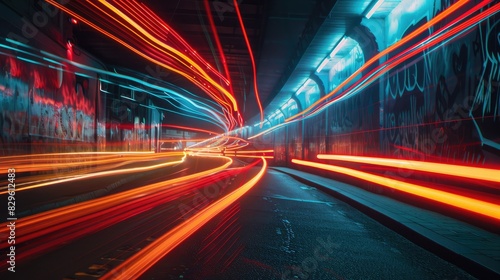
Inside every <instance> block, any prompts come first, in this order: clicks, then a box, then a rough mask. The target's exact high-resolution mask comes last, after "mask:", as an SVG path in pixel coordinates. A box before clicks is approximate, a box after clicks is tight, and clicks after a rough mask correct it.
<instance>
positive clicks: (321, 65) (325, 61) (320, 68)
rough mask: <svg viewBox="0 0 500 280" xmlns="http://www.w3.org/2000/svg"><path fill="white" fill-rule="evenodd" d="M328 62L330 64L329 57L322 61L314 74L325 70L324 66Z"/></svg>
mask: <svg viewBox="0 0 500 280" xmlns="http://www.w3.org/2000/svg"><path fill="white" fill-rule="evenodd" d="M328 62H330V58H329V57H327V58H325V59H323V62H321V64H320V65H319V66H318V69H316V73H319V72H321V70H323V68H325V66H326V65H327V64H328Z"/></svg>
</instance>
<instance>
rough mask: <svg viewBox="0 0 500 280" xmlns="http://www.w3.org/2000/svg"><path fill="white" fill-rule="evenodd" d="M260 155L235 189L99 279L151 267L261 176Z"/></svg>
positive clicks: (130, 276) (127, 275) (128, 276)
mask: <svg viewBox="0 0 500 280" xmlns="http://www.w3.org/2000/svg"><path fill="white" fill-rule="evenodd" d="M261 159H262V162H263V164H262V168H261V169H260V171H259V173H258V174H257V175H256V176H254V177H253V178H252V179H250V180H249V181H248V182H246V183H245V184H243V185H242V186H241V187H239V188H238V189H236V190H234V191H233V192H231V193H229V194H228V195H226V196H224V197H223V198H221V199H219V200H217V201H216V202H214V203H212V204H211V205H209V206H207V207H206V208H204V209H203V210H201V211H200V212H198V213H196V214H194V216H192V217H190V218H189V219H187V220H185V221H184V222H183V223H181V224H180V225H178V226H176V227H175V228H174V229H172V230H170V231H169V232H167V233H166V234H164V235H162V236H160V237H159V238H158V239H156V240H155V241H153V242H151V243H150V244H149V245H147V246H146V247H144V248H143V249H141V250H140V251H139V252H137V253H136V254H135V255H133V256H132V257H130V258H129V259H127V260H125V261H124V262H122V263H121V264H120V265H118V266H117V267H115V268H113V269H112V270H110V271H109V272H108V273H106V274H105V275H104V276H103V277H102V278H101V279H103V280H106V279H114V278H115V275H120V277H121V278H124V279H125V278H126V279H137V278H139V276H141V275H142V274H144V273H145V272H146V271H147V270H148V269H150V268H151V267H152V266H153V265H154V264H155V263H157V262H158V261H159V260H160V259H161V258H163V257H164V256H166V255H167V254H168V253H170V252H171V251H172V250H174V249H175V248H176V247H177V246H179V245H180V244H181V243H182V242H183V241H185V240H186V239H187V238H189V237H190V236H191V235H193V234H194V233H195V232H197V231H198V230H199V229H200V228H201V227H202V226H204V225H205V224H206V223H208V222H209V221H210V220H211V219H212V218H214V217H215V216H216V215H218V214H219V213H221V212H222V211H223V210H224V209H226V208H227V207H229V206H230V205H231V204H233V203H234V202H235V201H237V200H238V199H240V198H241V197H242V196H243V195H245V194H246V193H247V192H248V191H249V190H250V189H251V188H252V187H253V186H255V185H256V184H257V183H258V182H259V180H260V179H261V178H262V176H264V173H265V171H266V169H267V161H266V160H265V159H264V158H261Z"/></svg>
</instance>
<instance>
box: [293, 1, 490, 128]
mask: <svg viewBox="0 0 500 280" xmlns="http://www.w3.org/2000/svg"><path fill="white" fill-rule="evenodd" d="M467 2H469V0H459V1H457V2H456V3H454V4H453V5H451V6H450V7H449V8H448V9H446V10H444V11H443V12H441V13H440V14H438V15H436V16H435V17H434V18H432V19H431V20H430V21H428V22H426V23H425V24H423V25H422V26H420V27H419V28H417V29H416V30H414V31H413V32H411V33H410V34H408V35H407V36H405V37H404V38H402V39H401V40H400V41H398V42H396V43H395V44H393V45H391V46H390V47H388V48H387V49H385V50H383V51H381V52H379V53H378V54H376V55H375V56H373V57H372V58H371V59H369V60H368V61H367V62H366V63H365V64H364V65H363V66H361V67H360V68H359V69H358V70H356V71H355V72H354V73H353V74H352V75H351V76H349V78H347V79H345V80H344V81H343V82H342V83H341V84H340V85H338V86H337V87H336V88H335V89H334V90H333V91H331V92H330V93H328V94H326V95H325V96H323V97H322V98H320V99H319V100H317V101H316V102H314V103H313V104H312V105H311V106H309V107H308V108H306V109H305V110H303V111H302V112H299V113H298V114H296V115H294V116H291V117H289V118H287V119H286V120H285V122H289V121H292V120H294V119H297V118H299V117H301V116H302V115H304V114H305V113H307V112H309V111H311V110H313V109H314V108H315V107H316V105H318V104H320V103H321V102H323V101H325V100H327V99H328V98H330V97H331V96H333V95H335V94H336V93H338V92H339V91H340V90H341V89H342V88H343V87H345V86H346V85H347V84H349V83H350V82H351V81H352V80H353V79H354V78H355V77H357V76H358V75H359V74H361V73H362V72H363V71H364V70H366V69H367V68H368V67H370V66H372V64H374V63H376V62H377V61H378V60H379V59H380V58H382V57H383V56H385V55H387V54H389V53H390V52H391V51H393V50H395V49H397V48H399V47H401V46H403V45H404V44H406V43H407V42H408V41H410V40H411V39H413V38H415V37H417V36H418V35H420V33H422V32H424V31H425V30H427V29H429V28H431V27H432V26H434V25H435V24H437V23H438V22H440V21H441V20H443V19H445V18H446V17H447V16H449V15H451V14H452V13H453V12H455V11H457V10H458V9H460V8H461V7H462V6H463V5H465V4H467ZM490 2H492V0H488V1H483V2H481V3H480V4H479V5H477V6H476V7H475V8H477V9H479V8H480V7H484V6H486V5H487V4H489V3H490Z"/></svg>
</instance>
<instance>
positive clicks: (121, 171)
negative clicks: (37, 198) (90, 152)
mask: <svg viewBox="0 0 500 280" xmlns="http://www.w3.org/2000/svg"><path fill="white" fill-rule="evenodd" d="M185 158H186V154H185V153H184V156H183V157H182V159H181V160H178V161H170V162H165V163H160V164H155V165H148V166H143V167H134V168H124V169H115V170H109V171H101V172H93V173H89V174H81V175H75V176H69V177H68V178H64V179H57V180H53V181H49V182H43V183H38V184H33V185H29V186H26V187H20V188H16V191H18V192H19V191H26V190H31V189H36V188H40V187H45V186H49V185H53V184H60V183H65V182H71V181H76V180H82V179H89V178H100V177H104V176H111V175H117V174H126V173H136V172H141V171H149V170H153V169H157V168H162V167H167V166H171V165H176V164H180V163H182V162H184V160H185ZM122 161H123V159H122ZM6 193H8V190H5V191H1V192H0V195H2V194H6Z"/></svg>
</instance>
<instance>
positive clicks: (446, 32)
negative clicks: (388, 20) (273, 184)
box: [249, 1, 500, 139]
mask: <svg viewBox="0 0 500 280" xmlns="http://www.w3.org/2000/svg"><path fill="white" fill-rule="evenodd" d="M491 2H492V1H483V2H481V3H479V4H477V5H476V6H474V7H473V8H471V9H469V10H467V11H466V12H465V13H463V14H461V15H460V16H459V17H458V18H457V19H455V20H454V21H453V22H451V23H448V24H447V25H446V26H444V27H442V28H441V29H439V30H438V31H436V32H435V33H434V34H433V35H432V36H430V37H428V38H426V39H424V40H422V41H420V42H418V43H416V44H415V45H414V46H413V47H410V48H409V49H408V50H404V51H402V52H401V53H400V54H398V55H396V56H395V57H393V58H391V59H390V60H388V61H386V62H384V64H382V65H380V66H379V67H377V68H376V69H373V70H372V71H371V72H370V73H368V74H367V75H366V76H365V77H364V78H362V79H360V80H359V81H358V82H356V83H355V84H353V85H351V86H350V87H349V88H348V89H347V90H345V91H344V92H342V93H340V90H341V89H342V88H343V87H345V86H346V85H348V84H349V83H350V82H351V81H352V79H354V78H355V77H356V76H357V75H359V74H361V73H362V71H364V70H365V69H367V67H369V66H370V65H371V64H373V63H374V62H375V58H376V59H378V58H380V55H381V54H387V53H389V52H390V51H392V50H394V49H395V48H397V47H399V46H401V44H403V43H406V42H407V41H408V40H409V39H411V38H414V37H416V36H418V35H419V34H417V33H416V32H421V31H423V29H422V28H418V29H417V30H415V31H414V32H412V33H410V34H409V35H408V36H406V37H404V38H403V39H402V40H401V41H398V42H397V43H395V44H394V45H392V46H390V47H389V48H387V49H386V50H384V51H382V52H380V53H379V54H377V55H376V56H375V57H374V58H372V59H370V60H369V61H368V62H366V63H365V64H364V65H363V66H362V67H360V68H359V69H358V70H357V71H355V72H354V73H353V74H352V75H351V76H350V77H349V78H347V79H346V80H344V81H343V82H342V83H341V84H340V85H339V86H337V87H336V88H335V89H334V90H333V91H332V92H330V93H329V94H328V95H326V96H324V97H323V98H320V99H319V100H318V101H316V102H315V103H314V104H312V105H311V106H310V107H308V108H306V109H305V110H303V111H302V112H299V113H298V114H296V115H294V116H292V117H289V118H287V119H286V120H285V122H284V123H282V124H279V125H277V126H274V127H271V128H269V129H267V130H265V131H262V132H260V133H258V134H256V135H253V136H252V137H249V139H253V138H256V137H259V136H261V135H264V134H267V133H269V132H271V131H274V130H275V129H277V128H279V127H282V126H283V125H287V124H291V123H293V122H294V121H299V120H302V119H305V118H309V117H312V116H314V115H316V114H318V113H320V112H321V111H322V110H324V109H326V108H327V107H328V106H330V105H331V104H333V103H336V102H339V101H340V100H342V99H344V98H347V97H349V96H351V95H353V94H355V93H357V92H359V91H361V90H362V89H363V88H366V87H367V86H369V85H370V84H371V83H373V82H374V81H375V80H376V79H378V78H379V77H381V76H382V75H383V74H385V73H387V72H388V71H389V70H391V69H393V68H394V67H397V66H398V65H400V64H401V63H402V62H403V61H404V60H405V59H408V58H410V57H412V56H414V55H416V54H418V53H420V52H422V51H423V50H426V49H428V48H429V47H431V46H433V45H437V44H439V43H440V42H442V41H444V40H449V38H450V37H452V36H459V35H460V34H461V32H464V30H467V29H469V28H471V27H473V26H474V25H476V24H478V23H479V22H481V21H482V20H484V19H485V18H487V17H489V16H491V15H493V14H495V13H497V12H499V11H500V4H496V5H494V6H492V7H490V8H489V9H487V10H485V11H481V13H480V14H478V15H476V16H474V17H473V18H470V19H468V20H467V21H465V22H463V23H461V24H459V25H458V26H455V27H453V28H451V27H452V26H454V25H457V24H458V23H459V22H460V21H462V20H464V19H465V18H467V17H469V16H470V15H472V14H473V13H475V12H477V11H478V10H480V9H481V8H483V7H484V6H486V5H488V4H489V3H491ZM457 4H459V3H458V2H457V3H456V4H454V5H457ZM461 5H463V3H462V4H461ZM461 5H460V6H461ZM460 6H459V7H456V6H451V7H450V8H448V9H447V10H445V11H444V12H446V13H444V12H443V13H441V14H439V15H441V16H443V14H446V15H449V14H451V12H453V11H455V10H456V9H458V8H460ZM451 8H453V9H452V10H450V11H448V10H449V9H451ZM433 20H436V22H434V24H435V23H437V22H438V21H439V20H442V17H439V18H438V17H435V18H433ZM431 21H432V20H431ZM431 21H429V22H431ZM437 39H439V40H437ZM402 42H403V43H402ZM429 44H430V45H431V46H429ZM333 95H336V96H334V98H331V99H330V100H328V102H325V103H323V104H321V102H323V101H325V100H326V99H327V98H330V97H331V96H333ZM318 105H320V106H318Z"/></svg>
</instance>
